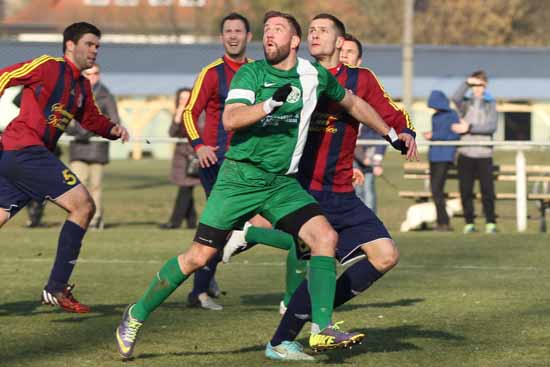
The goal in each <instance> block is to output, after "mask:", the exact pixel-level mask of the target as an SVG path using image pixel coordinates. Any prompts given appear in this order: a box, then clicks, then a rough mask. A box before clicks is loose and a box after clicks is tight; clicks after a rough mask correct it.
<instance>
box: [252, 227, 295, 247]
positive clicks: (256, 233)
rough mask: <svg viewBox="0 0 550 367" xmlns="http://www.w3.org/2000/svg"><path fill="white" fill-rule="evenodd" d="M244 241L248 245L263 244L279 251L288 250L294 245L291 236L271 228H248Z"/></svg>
mask: <svg viewBox="0 0 550 367" xmlns="http://www.w3.org/2000/svg"><path fill="white" fill-rule="evenodd" d="M244 239H245V240H246V242H248V243H263V244H264V245H268V246H271V247H275V248H280V249H281V250H289V249H290V248H291V247H292V245H293V244H294V237H292V235H290V234H288V233H286V232H283V231H279V230H278V229H271V228H261V227H248V230H247V231H246V235H245V237H244Z"/></svg>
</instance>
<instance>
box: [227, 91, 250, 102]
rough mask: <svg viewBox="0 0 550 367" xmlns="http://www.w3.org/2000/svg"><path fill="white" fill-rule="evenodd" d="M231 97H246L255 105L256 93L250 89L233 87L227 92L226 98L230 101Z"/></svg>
mask: <svg viewBox="0 0 550 367" xmlns="http://www.w3.org/2000/svg"><path fill="white" fill-rule="evenodd" d="M230 99H246V100H248V101H249V102H250V104H251V105H253V104H254V102H255V101H256V95H255V94H254V92H253V91H251V90H248V89H231V90H230V91H229V93H227V98H226V99H225V100H226V101H229V100H230Z"/></svg>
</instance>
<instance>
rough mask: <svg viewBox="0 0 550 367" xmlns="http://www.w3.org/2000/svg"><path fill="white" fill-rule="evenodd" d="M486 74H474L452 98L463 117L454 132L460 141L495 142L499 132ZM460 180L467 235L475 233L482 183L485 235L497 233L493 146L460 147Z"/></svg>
mask: <svg viewBox="0 0 550 367" xmlns="http://www.w3.org/2000/svg"><path fill="white" fill-rule="evenodd" d="M487 82H488V78H487V74H486V73H485V72H484V71H483V70H478V71H475V72H473V73H472V74H471V75H470V76H469V77H468V79H466V81H464V82H463V83H462V84H461V85H460V86H459V87H458V89H457V91H456V92H455V94H454V95H453V98H452V99H453V102H454V103H455V104H456V106H457V108H458V110H459V112H460V117H462V119H461V120H460V124H455V125H454V126H453V131H454V132H456V133H458V134H460V135H461V136H460V140H461V141H468V140H474V141H479V140H485V141H491V140H493V134H494V133H495V131H496V129H497V109H496V102H495V100H494V99H493V97H492V96H491V95H490V94H489V93H487V91H486V88H487ZM457 166H458V176H459V184H460V197H461V200H462V208H463V209H464V219H465V221H466V225H465V226H464V233H471V232H475V231H476V228H475V226H474V218H475V214H474V203H473V201H474V191H473V190H474V182H475V179H476V178H478V179H479V186H480V188H481V202H482V204H483V212H484V213H485V232H486V233H495V232H496V216H495V183H494V177H493V148H492V147H491V146H461V147H460V148H458V159H457Z"/></svg>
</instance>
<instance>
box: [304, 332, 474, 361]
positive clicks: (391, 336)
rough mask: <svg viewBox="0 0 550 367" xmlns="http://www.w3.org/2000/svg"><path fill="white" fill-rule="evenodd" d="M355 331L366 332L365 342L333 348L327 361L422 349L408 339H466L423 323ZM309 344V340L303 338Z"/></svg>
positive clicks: (328, 354) (327, 353)
mask: <svg viewBox="0 0 550 367" xmlns="http://www.w3.org/2000/svg"><path fill="white" fill-rule="evenodd" d="M353 331H361V332H366V335H367V336H366V338H365V340H364V341H363V344H360V345H356V346H354V347H353V348H352V349H350V350H346V351H341V350H333V351H328V352H326V355H327V358H326V360H323V362H325V363H343V362H345V361H346V359H348V358H351V357H354V356H357V355H361V354H366V353H389V352H402V351H407V350H421V349H422V348H420V347H419V346H417V345H415V344H413V343H412V342H409V341H407V340H408V339H430V340H439V341H447V342H456V341H464V340H466V338H465V337H464V336H462V335H456V334H452V333H449V332H447V331H443V330H433V329H424V328H423V327H422V326H421V325H402V326H396V327H391V328H387V329H383V328H372V329H367V330H361V329H356V330H353ZM301 342H302V343H303V344H306V345H307V340H301Z"/></svg>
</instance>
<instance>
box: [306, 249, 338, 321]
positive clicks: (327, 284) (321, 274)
mask: <svg viewBox="0 0 550 367" xmlns="http://www.w3.org/2000/svg"><path fill="white" fill-rule="evenodd" d="M308 289H309V294H310V296H311V318H312V321H313V323H314V324H317V326H318V327H319V329H320V330H323V329H324V328H326V327H327V326H328V325H329V324H330V322H331V321H332V320H331V319H332V309H333V306H334V293H335V291H336V263H335V260H334V258H333V257H330V256H312V257H311V260H310V261H309V286H308Z"/></svg>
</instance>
